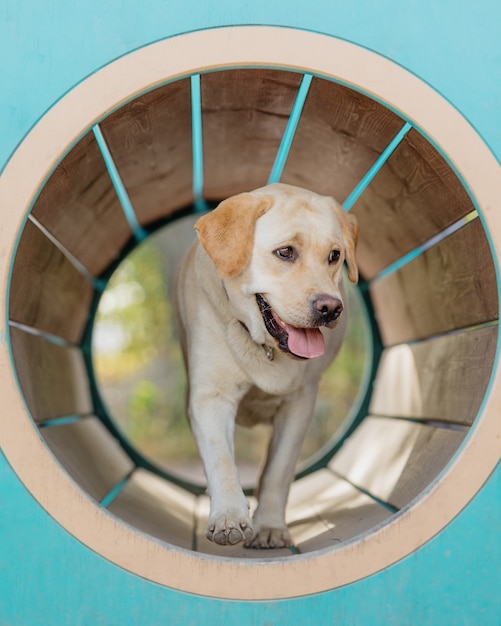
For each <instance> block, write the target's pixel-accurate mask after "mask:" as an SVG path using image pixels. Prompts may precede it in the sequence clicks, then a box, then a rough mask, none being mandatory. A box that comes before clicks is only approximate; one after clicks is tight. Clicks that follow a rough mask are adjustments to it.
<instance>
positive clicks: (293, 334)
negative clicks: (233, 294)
mask: <svg viewBox="0 0 501 626" xmlns="http://www.w3.org/2000/svg"><path fill="white" fill-rule="evenodd" d="M256 302H257V305H258V307H259V310H260V311H261V315H262V316H263V321H264V325H265V326H266V330H267V331H268V332H269V333H270V335H271V336H272V337H274V338H275V339H276V340H277V341H278V347H279V348H280V350H282V351H283V352H288V353H290V354H291V355H293V356H296V357H299V358H302V359H312V358H314V357H317V356H322V354H323V353H324V351H325V342H324V336H323V335H322V333H321V331H320V329H319V328H297V327H296V326H291V325H290V324H287V323H286V322H284V321H283V320H281V319H280V318H279V317H278V315H277V314H276V313H275V311H273V309H272V308H271V307H270V305H269V304H268V302H267V301H266V300H265V299H264V298H263V296H262V295H261V294H259V293H258V294H256Z"/></svg>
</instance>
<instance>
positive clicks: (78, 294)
mask: <svg viewBox="0 0 501 626" xmlns="http://www.w3.org/2000/svg"><path fill="white" fill-rule="evenodd" d="M92 294H93V287H92V286H91V284H90V283H89V281H88V280H87V279H85V278H84V277H83V276H82V274H80V272H78V270H76V269H75V267H74V266H73V265H72V264H71V263H70V262H69V261H68V259H67V258H66V257H65V256H64V254H63V253H62V252H61V251H60V250H59V249H58V248H56V246H55V245H54V244H53V243H52V242H51V241H50V240H49V239H48V238H47V237H46V236H45V235H44V234H43V233H42V232H41V231H40V230H39V229H38V228H37V227H36V226H34V225H33V224H32V223H31V222H27V223H26V226H25V228H24V231H23V234H22V236H21V240H20V242H19V247H18V250H17V254H16V258H15V261H14V267H13V270H12V280H11V288H10V301H9V316H10V319H11V320H12V321H14V322H18V323H20V324H25V325H27V326H32V327H33V328H36V329H38V330H40V331H45V332H47V333H50V334H53V335H57V336H58V337H62V338H63V339H66V340H67V341H69V342H71V343H78V342H79V341H80V339H81V337H82V333H83V330H84V327H85V324H86V322H87V316H88V309H89V307H90V303H91V300H92Z"/></svg>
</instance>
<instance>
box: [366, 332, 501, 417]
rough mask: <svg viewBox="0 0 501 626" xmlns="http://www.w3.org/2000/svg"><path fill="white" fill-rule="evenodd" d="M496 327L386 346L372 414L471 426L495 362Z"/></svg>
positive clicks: (373, 399)
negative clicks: (410, 343) (409, 343)
mask: <svg viewBox="0 0 501 626" xmlns="http://www.w3.org/2000/svg"><path fill="white" fill-rule="evenodd" d="M497 335H498V327H497V326H495V327H492V326H491V327H487V328H480V329H477V330H472V331H464V332H462V333H453V334H451V335H446V336H443V337H438V338H436V339H432V340H428V341H423V342H420V343H415V344H412V345H407V344H402V345H399V346H395V347H393V348H389V349H387V350H385V352H384V353H383V355H382V359H381V363H380V365H379V370H378V373H377V377H376V381H375V384H374V392H373V395H372V400H371V405H370V408H369V412H370V413H372V414H373V415H374V414H375V415H386V416H395V417H409V418H414V419H429V420H438V421H447V422H454V423H457V424H471V423H472V422H473V420H474V419H475V416H476V415H477V412H478V410H479V408H480V405H481V403H482V401H483V398H484V395H485V393H486V390H487V385H488V384H489V379H490V376H491V373H492V368H493V365H494V358H495V353H496V342H497Z"/></svg>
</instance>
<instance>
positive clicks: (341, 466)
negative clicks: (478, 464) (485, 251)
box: [329, 417, 466, 509]
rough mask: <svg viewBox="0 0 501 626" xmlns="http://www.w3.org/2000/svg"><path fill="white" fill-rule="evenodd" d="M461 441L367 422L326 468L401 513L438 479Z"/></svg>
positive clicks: (403, 424)
mask: <svg viewBox="0 0 501 626" xmlns="http://www.w3.org/2000/svg"><path fill="white" fill-rule="evenodd" d="M465 435H466V432H465V431H459V430H451V429H445V428H433V427H432V426H425V425H423V424H417V423H415V422H409V421H406V420H395V419H391V418H379V417H367V418H366V419H365V420H364V421H363V423H362V424H361V425H360V426H359V427H358V428H357V430H356V431H355V432H354V433H353V435H352V436H351V437H350V438H349V439H348V440H347V441H346V442H345V444H344V445H343V447H342V448H341V450H340V451H339V452H338V454H336V456H335V457H334V458H333V459H332V461H331V462H330V463H329V467H330V468H331V469H332V470H333V471H335V472H336V473H337V474H339V475H340V476H342V477H344V478H346V479H347V480H349V481H350V482H351V483H353V484H354V485H356V486H358V487H361V488H362V489H364V490H365V491H367V492H368V493H370V494H372V495H374V496H376V497H377V498H379V499H380V500H382V501H384V502H388V503H389V504H390V505H391V506H394V507H395V508H397V509H401V508H402V507H403V506H405V505H406V504H408V503H409V502H410V501H411V500H413V499H414V498H415V497H416V496H417V495H418V494H419V493H421V491H422V490H423V489H424V488H425V487H427V486H428V485H429V484H430V483H431V482H432V480H433V479H434V478H436V477H437V476H438V474H439V473H440V472H441V471H442V470H443V469H444V467H445V466H446V465H447V463H448V462H449V461H450V460H451V458H452V457H453V455H454V453H455V452H456V451H457V449H458V448H459V446H460V445H461V443H462V441H463V439H464V437H465Z"/></svg>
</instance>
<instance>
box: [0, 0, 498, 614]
mask: <svg viewBox="0 0 501 626" xmlns="http://www.w3.org/2000/svg"><path fill="white" fill-rule="evenodd" d="M187 7H189V8H187ZM500 23H501V4H500V3H499V0H479V1H477V2H475V3H472V2H466V1H464V0H442V1H441V2H436V1H432V0H422V1H421V2H415V1H414V0H412V1H406V2H402V1H401V0H400V1H399V2H398V1H396V0H380V1H379V2H374V1H370V0H350V1H349V2H346V1H344V2H340V1H338V0H330V1H328V0H324V1H319V0H309V1H304V0H274V1H273V2H270V1H269V0H266V1H265V0H253V2H248V1H247V0H240V1H237V0H217V1H212V2H207V1H205V2H204V1H202V0H191V2H189V3H181V2H179V3H176V4H174V3H173V2H166V1H165V0H161V1H160V0H146V1H145V2H144V3H143V4H142V5H140V4H139V3H136V2H130V1H127V0H106V1H105V2H97V1H93V2H91V1H89V0H82V1H79V2H73V3H71V2H68V1H66V0H44V1H40V0H24V1H23V0H2V2H1V3H0V59H1V67H0V79H1V80H0V169H1V168H3V166H4V164H5V163H6V161H7V160H8V158H9V156H10V154H11V153H12V152H13V150H14V149H15V147H16V146H17V145H18V143H19V142H20V141H21V140H22V138H23V137H24V135H25V134H26V133H27V132H28V131H29V129H30V128H31V127H32V126H33V125H34V124H35V123H36V121H37V120H38V119H39V118H40V116H41V115H43V113H44V112H45V111H46V110H47V109H48V108H50V107H51V106H52V105H53V104H54V102H56V101H57V100H58V99H59V98H60V97H61V96H62V95H63V94H64V93H65V92H67V91H68V90H69V89H71V88H72V87H73V86H74V85H76V84H77V83H79V82H80V81H82V80H83V79H84V78H85V77H86V76H88V75H89V74H92V73H93V72H95V71H96V70H97V69H98V68H100V67H102V66H103V65H105V64H107V63H109V62H110V61H112V60H114V59H116V58H117V57H119V56H121V55H123V54H126V53H128V52H130V51H131V50H134V49H136V48H138V47H141V46H144V45H146V44H148V43H151V42H153V41H156V40H158V39H162V38H164V37H168V36H172V35H175V34H178V33H182V32H186V31H190V30H196V29H201V28H209V27H214V26H221V25H232V24H270V25H284V26H292V27H297V28H303V29H308V30H315V31H319V32H325V33H328V34H331V35H333V36H337V37H341V38H343V39H347V40H349V41H352V42H354V43H357V44H359V45H362V46H365V47H367V48H369V49H372V50H374V51H376V52H378V53H380V54H382V55H385V56H387V57H389V58H391V59H392V60H394V61H396V62H397V63H400V64H401V65H402V66H404V67H405V68H407V69H408V70H410V71H412V72H414V73H415V74H416V75H418V76H419V77H420V78H421V79H423V80H425V81H427V82H428V83H430V84H431V85H432V86H433V87H434V88H435V89H436V90H437V91H439V92H440V93H441V94H442V95H444V96H445V97H446V98H447V99H448V100H449V101H450V102H452V103H453V104H454V106H456V107H457V108H458V109H459V110H460V111H461V112H462V113H463V115H464V116H465V117H466V118H467V119H468V120H469V121H470V123H471V124H472V125H473V126H474V127H475V128H476V129H477V131H478V132H479V133H480V134H481V136H482V137H483V138H484V140H485V141H486V143H487V144H488V145H489V146H490V147H491V149H492V150H493V152H494V153H495V154H496V155H497V157H498V159H499V158H500V156H501V123H500V121H499V120H500V112H501V43H500V41H501V38H500V36H499V24H500ZM0 214H1V199H0ZM0 225H1V222H0ZM1 410H2V409H1V408H0V418H1ZM500 528H501V468H499V467H498V469H497V471H496V473H495V474H494V475H493V476H492V477H491V479H490V480H489V481H488V483H487V484H486V485H485V487H484V488H483V490H482V491H481V492H480V493H479V494H478V495H477V497H476V498H475V499H474V501H473V502H472V503H471V504H470V505H469V506H468V507H467V508H466V509H465V510H464V511H463V512H462V513H461V514H460V515H459V516H458V517H457V518H456V519H455V520H454V521H453V523H451V525H450V526H449V527H448V528H446V529H445V530H444V531H443V532H442V533H440V535H439V536H437V537H436V538H435V539H433V540H432V541H431V542H430V543H429V544H427V545H426V546H424V547H423V548H422V549H421V550H419V551H418V552H417V553H415V554H413V555H411V556H410V557H408V558H407V559H405V560H404V561H402V562H401V563H398V564H396V565H394V566H393V567H391V568H389V569H387V570H385V571H383V572H381V573H379V574H377V575H375V576H372V577H370V578H368V579H366V580H364V581H360V582H358V583H355V584H352V585H349V586H347V587H345V588H342V589H338V590H334V591H330V592H327V593H324V594H320V595H317V596H310V597H307V598H299V599H294V600H283V601H277V602H265V603H261V602H254V603H248V602H231V601H222V600H215V599H208V598H202V597H197V596H189V595H187V594H184V593H180V592H177V591H173V590H171V589H166V588H162V587H159V586H157V585H154V584H151V583H148V582H146V581H144V580H142V579H140V578H138V577H135V576H133V575H131V574H129V573H127V572H124V571H122V570H120V569H119V568H117V567H116V566H115V565H112V564H110V563H108V562H107V561H105V560H104V559H102V558H101V557H99V556H98V555H96V554H94V553H92V552H91V551H89V550H88V549H87V548H85V547H84V546H82V545H81V544H79V543H78V542H77V541H75V540H74V539H73V538H72V537H70V536H69V535H68V534H67V533H66V531H64V530H63V529H61V528H60V527H59V526H58V525H57V524H56V523H55V522H54V521H53V520H52V519H51V518H50V516H49V515H48V514H47V513H46V512H45V511H43V510H42V509H41V508H40V507H39V505H38V504H37V503H36V502H35V501H34V500H33V499H32V497H31V496H30V495H29V494H28V493H27V492H26V491H25V490H24V488H23V486H22V485H21V484H20V482H19V481H18V479H17V477H16V476H15V474H14V473H13V471H12V470H11V468H10V466H9V465H8V463H7V461H6V460H5V458H4V457H3V456H1V455H0V626H24V625H29V626H32V625H35V624H65V625H66V624H68V625H71V626H78V625H85V626H87V625H94V624H103V625H106V626H110V625H114V624H117V625H118V624H120V625H129V624H131V625H140V626H148V625H150V624H151V625H158V624H169V625H170V624H173V625H177V624H183V626H189V625H191V624H204V625H205V624H207V625H210V624H234V623H235V624H237V623H238V624H240V625H242V626H246V625H250V624H252V625H254V624H262V625H265V624H269V625H275V624H277V625H278V624H284V625H285V624H315V625H323V624H326V625H327V624H336V625H337V624H342V625H345V624H346V625H350V624H370V625H371V626H378V625H380V624H381V625H383V624H384V625H393V624H394V625H396V626H405V625H407V624H408V625H420V626H421V625H426V626H428V625H435V624H437V625H438V624H440V625H445V626H449V625H450V626H455V625H456V624H457V625H472V626H491V625H492V626H499V624H501V593H500V592H499V587H500V585H501V584H500V583H499V581H500V580H501V542H500Z"/></svg>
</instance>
